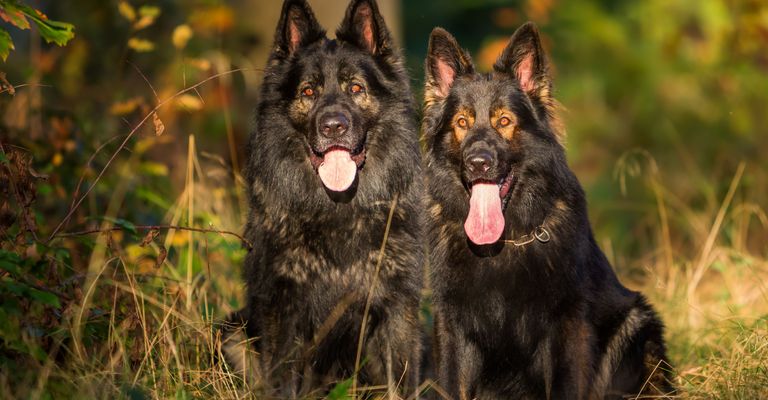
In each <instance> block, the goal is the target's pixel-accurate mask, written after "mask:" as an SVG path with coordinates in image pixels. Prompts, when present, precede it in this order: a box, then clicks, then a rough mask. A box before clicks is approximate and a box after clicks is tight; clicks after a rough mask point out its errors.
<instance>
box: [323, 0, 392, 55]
mask: <svg viewBox="0 0 768 400" xmlns="http://www.w3.org/2000/svg"><path fill="white" fill-rule="evenodd" d="M336 38H338V39H339V40H341V41H344V42H347V43H352V44H354V45H355V46H357V47H359V48H361V49H363V50H366V51H368V52H369V53H371V54H373V55H390V54H391V53H392V36H391V35H390V33H389V30H388V29H387V25H386V24H385V23H384V18H383V17H382V16H381V13H380V12H379V6H378V5H377V4H376V0H352V1H351V2H350V3H349V6H348V7H347V12H346V14H345V15H344V20H343V21H342V22H341V25H339V29H338V30H337V31H336Z"/></svg>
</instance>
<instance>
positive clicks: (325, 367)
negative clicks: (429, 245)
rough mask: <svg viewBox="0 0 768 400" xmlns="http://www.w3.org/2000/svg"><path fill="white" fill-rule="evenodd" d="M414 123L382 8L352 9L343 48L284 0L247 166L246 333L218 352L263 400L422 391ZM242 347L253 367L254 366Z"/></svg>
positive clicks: (296, 0) (368, 3)
mask: <svg viewBox="0 0 768 400" xmlns="http://www.w3.org/2000/svg"><path fill="white" fill-rule="evenodd" d="M417 120H418V118H417V116H416V114H415V102H414V101H413V98H412V94H411V91H410V85H409V78H408V75H407V74H406V71H405V68H404V66H403V59H402V56H401V54H400V53H399V50H398V49H397V48H395V47H394V43H393V40H392V38H391V36H390V33H389V31H388V29H387V26H386V24H385V22H384V19H383V18H382V16H381V14H380V12H379V10H378V6H377V4H376V2H375V1H374V0H353V1H352V2H351V3H350V5H349V6H348V8H347V11H346V14H345V16H344V19H343V22H342V23H341V25H340V27H339V28H338V30H337V31H336V38H335V39H328V38H327V37H326V33H325V31H324V29H323V28H322V27H321V26H320V25H319V24H318V22H317V20H316V18H315V16H314V14H313V11H312V9H311V8H310V6H309V5H308V4H307V3H306V1H304V0H286V1H285V2H284V4H283V8H282V12H281V17H280V21H279V23H278V26H277V31H276V33H275V38H274V45H273V48H272V51H271V55H270V57H269V60H268V65H267V67H266V70H265V73H264V81H263V84H262V86H261V92H260V99H259V102H258V104H257V107H256V117H255V129H254V131H253V132H252V134H251V137H250V142H249V153H250V155H249V160H248V164H247V166H246V169H245V176H246V181H247V184H248V192H249V201H250V215H249V216H248V220H247V224H246V229H245V232H246V233H245V237H246V238H248V240H249V241H251V242H252V244H253V250H252V251H250V252H249V253H248V255H247V257H246V260H245V273H244V275H245V282H246V297H247V298H246V305H245V307H244V308H243V309H242V310H240V311H239V312H238V313H236V314H235V315H233V316H232V317H231V318H230V320H231V322H233V323H234V324H236V325H237V324H239V323H242V324H244V326H245V332H242V331H241V330H239V329H234V328H231V327H230V328H229V329H227V330H225V332H224V338H223V342H224V345H223V348H222V352H223V353H224V355H225V358H226V359H227V361H229V363H228V364H229V365H231V367H232V369H233V370H235V371H238V372H242V371H244V370H245V369H246V368H250V369H252V371H251V373H250V374H249V375H251V376H255V377H256V378H257V379H258V381H259V382H260V384H261V386H262V387H263V389H264V395H265V396H267V397H269V396H280V397H292V398H295V397H301V396H307V395H317V394H319V395H322V393H324V391H328V390H329V389H330V388H332V387H333V385H334V384H336V383H338V382H340V381H342V380H344V379H348V378H350V377H353V376H354V377H356V379H357V381H359V382H361V383H364V384H366V385H368V386H376V385H379V386H382V385H386V387H387V390H388V392H389V396H390V398H394V397H396V396H398V395H401V396H404V397H409V396H411V395H413V394H414V393H415V390H416V386H417V385H418V371H419V368H420V365H419V364H420V361H419V360H420V358H419V355H420V346H421V326H420V323H419V301H420V294H421V288H422V284H423V262H424V256H423V253H424V251H423V249H422V248H423V239H422V230H423V227H422V225H423V223H422V221H423V218H422V217H421V215H422V209H423V206H422V205H423V204H422V203H421V202H422V200H423V194H422V191H423V183H422V181H423V177H422V170H421V155H420V151H419V145H418V140H419V134H418V127H417ZM361 328H362V329H361ZM361 330H362V331H363V332H362V334H361ZM246 338H247V340H246ZM246 345H247V346H251V347H250V349H251V350H254V352H255V353H256V354H257V356H256V358H255V360H256V361H255V362H254V364H255V365H251V366H246V365H245V364H246V362H247V359H248V357H243V355H244V354H246V353H249V351H247V350H248V349H246V348H244V347H243V346H246ZM406 394H407V396H406Z"/></svg>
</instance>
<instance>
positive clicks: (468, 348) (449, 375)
mask: <svg viewBox="0 0 768 400" xmlns="http://www.w3.org/2000/svg"><path fill="white" fill-rule="evenodd" d="M435 346H437V351H436V355H437V368H438V371H437V376H438V382H437V384H438V386H440V387H441V388H442V389H443V391H444V392H445V394H446V395H447V396H448V398H449V399H450V400H472V399H474V398H475V395H476V390H477V378H478V373H479V371H480V367H481V362H482V359H481V358H480V355H479V353H478V350H477V348H476V347H475V345H473V344H472V343H470V342H469V341H467V340H466V338H465V336H464V333H463V332H462V331H461V330H460V329H458V327H456V326H454V325H453V324H451V323H450V322H449V321H447V320H446V318H444V317H443V316H441V315H440V314H439V313H436V316H435Z"/></svg>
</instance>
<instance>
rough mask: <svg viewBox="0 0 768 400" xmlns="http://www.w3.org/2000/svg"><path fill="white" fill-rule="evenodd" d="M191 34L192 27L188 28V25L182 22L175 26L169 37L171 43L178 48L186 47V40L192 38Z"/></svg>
mask: <svg viewBox="0 0 768 400" xmlns="http://www.w3.org/2000/svg"><path fill="white" fill-rule="evenodd" d="M192 34H193V32H192V28H190V27H189V25H187V24H183V25H179V26H177V27H176V29H174V30H173V36H172V38H171V40H172V41H173V45H174V46H175V47H176V48H177V49H179V50H181V49H183V48H185V47H187V42H189V39H191V38H192Z"/></svg>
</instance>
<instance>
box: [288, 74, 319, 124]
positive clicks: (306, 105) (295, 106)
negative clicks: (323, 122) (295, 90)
mask: <svg viewBox="0 0 768 400" xmlns="http://www.w3.org/2000/svg"><path fill="white" fill-rule="evenodd" d="M308 84H309V83H308V82H303V83H301V84H300V85H299V86H298V87H299V90H301V89H302V88H304V87H305V86H307V85H308ZM313 89H314V90H315V93H319V90H320V88H317V87H313ZM313 103H314V99H312V98H311V97H305V96H302V95H301V94H297V95H296V97H295V98H294V99H293V101H292V102H291V105H290V106H289V107H288V115H289V116H290V117H291V119H292V120H294V121H304V120H306V119H307V115H308V114H309V110H311V109H312V104H313Z"/></svg>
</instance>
